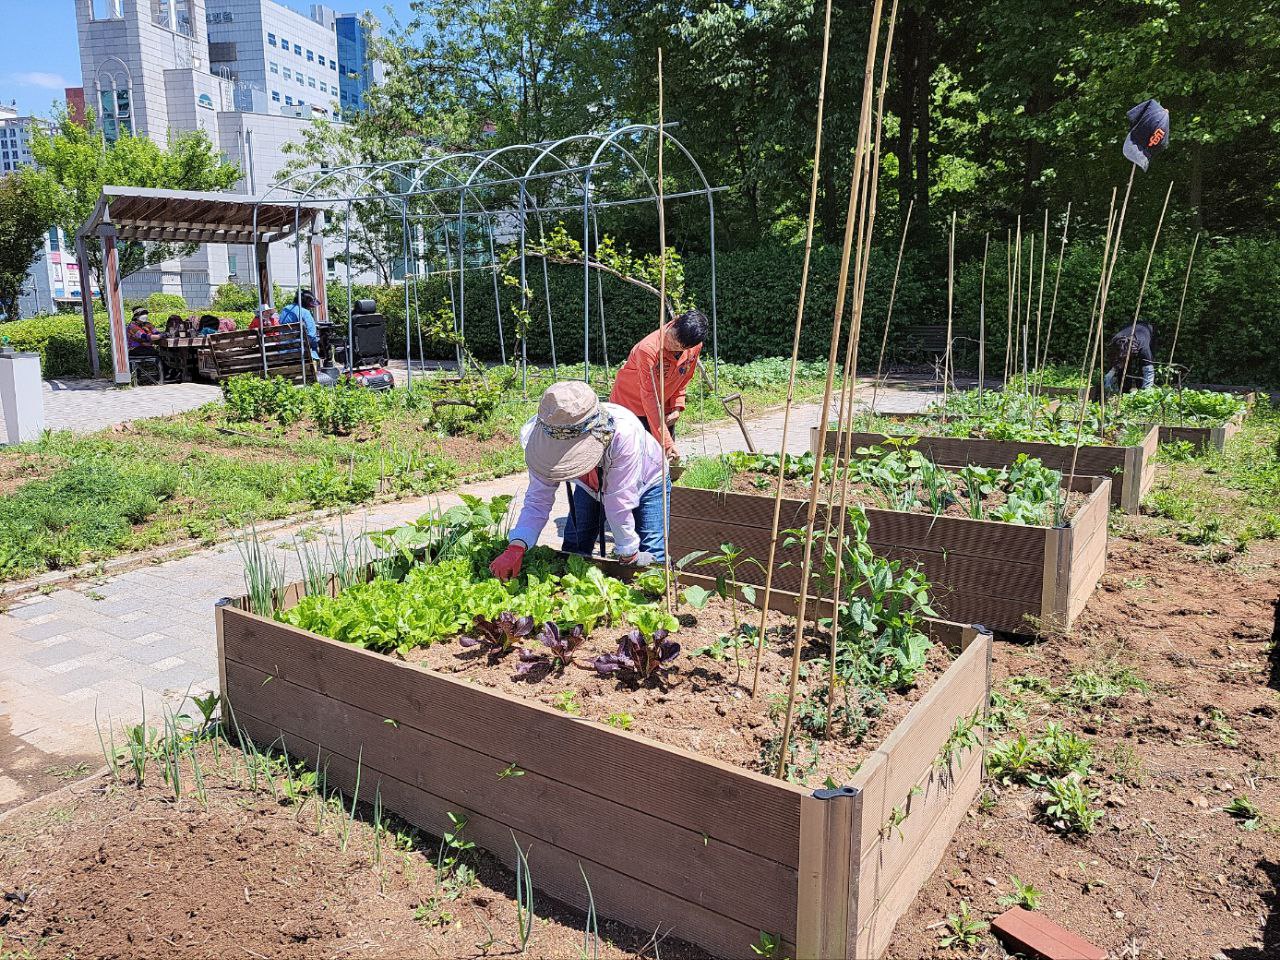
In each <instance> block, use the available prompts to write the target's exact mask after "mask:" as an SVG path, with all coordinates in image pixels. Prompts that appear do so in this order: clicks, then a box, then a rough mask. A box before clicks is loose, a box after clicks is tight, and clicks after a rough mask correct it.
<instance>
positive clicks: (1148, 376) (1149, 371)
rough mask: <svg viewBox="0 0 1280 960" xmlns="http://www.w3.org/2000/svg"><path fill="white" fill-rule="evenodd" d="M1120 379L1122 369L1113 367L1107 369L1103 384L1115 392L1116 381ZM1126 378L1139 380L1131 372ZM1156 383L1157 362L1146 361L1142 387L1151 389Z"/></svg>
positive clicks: (1143, 368)
mask: <svg viewBox="0 0 1280 960" xmlns="http://www.w3.org/2000/svg"><path fill="white" fill-rule="evenodd" d="M1119 379H1120V371H1119V370H1118V369H1117V368H1115V367H1112V368H1111V369H1110V370H1108V371H1107V375H1106V376H1105V377H1104V378H1103V380H1102V385H1103V386H1104V387H1106V389H1107V390H1109V391H1111V392H1112V393H1115V390H1116V381H1117V380H1119ZM1125 379H1126V380H1137V379H1138V378H1137V377H1136V376H1134V375H1133V374H1132V373H1130V374H1127V375H1126V376H1125ZM1155 383H1156V367H1155V364H1153V363H1144V364H1143V365H1142V389H1143V390H1149V389H1150V388H1151V387H1153V386H1155Z"/></svg>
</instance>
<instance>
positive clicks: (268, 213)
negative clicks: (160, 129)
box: [80, 187, 323, 244]
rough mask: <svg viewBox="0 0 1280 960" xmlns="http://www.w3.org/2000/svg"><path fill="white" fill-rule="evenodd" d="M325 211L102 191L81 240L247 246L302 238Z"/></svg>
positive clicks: (166, 193)
mask: <svg viewBox="0 0 1280 960" xmlns="http://www.w3.org/2000/svg"><path fill="white" fill-rule="evenodd" d="M322 213H323V211H322V210H321V209H320V208H319V207H315V206H303V205H301V204H299V203H296V202H295V203H289V202H281V201H279V200H277V201H275V202H270V201H264V200H263V199H262V198H261V197H251V196H247V195H245V194H235V193H200V192H197V191H191V190H157V189H152V188H150V187H103V189H102V196H101V197H100V198H99V199H98V204H97V206H96V207H95V208H94V211H93V214H92V216H90V217H89V219H88V221H86V223H85V224H84V226H83V227H81V228H80V235H81V236H86V237H90V236H103V235H104V234H107V233H111V232H114V234H115V236H116V237H117V238H118V239H119V240H126V241H127V240H148V241H164V242H172V243H236V244H251V243H253V242H254V240H255V238H256V239H257V240H258V241H260V242H271V241H274V240H280V239H283V238H284V237H287V236H291V235H292V234H293V233H294V232H295V230H296V231H299V232H305V231H306V230H308V229H309V228H310V227H311V225H312V224H313V223H314V222H315V221H316V219H317V217H319V216H321V215H322Z"/></svg>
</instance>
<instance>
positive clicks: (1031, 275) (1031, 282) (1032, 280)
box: [1022, 230, 1036, 390]
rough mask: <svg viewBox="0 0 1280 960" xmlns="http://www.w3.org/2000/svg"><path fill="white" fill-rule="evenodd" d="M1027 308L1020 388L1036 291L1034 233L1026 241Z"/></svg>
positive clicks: (1023, 321) (1024, 382)
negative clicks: (1032, 301) (1032, 303)
mask: <svg viewBox="0 0 1280 960" xmlns="http://www.w3.org/2000/svg"><path fill="white" fill-rule="evenodd" d="M1027 248H1028V249H1027V309H1026V311H1025V313H1024V314H1023V319H1022V389H1023V390H1026V389H1027V375H1028V370H1027V340H1028V335H1029V333H1030V330H1031V297H1032V295H1033V294H1034V293H1035V292H1036V235H1035V231H1034V230H1033V231H1032V232H1031V235H1030V238H1029V240H1028V241H1027Z"/></svg>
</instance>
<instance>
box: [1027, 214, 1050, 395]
mask: <svg viewBox="0 0 1280 960" xmlns="http://www.w3.org/2000/svg"><path fill="white" fill-rule="evenodd" d="M1048 262H1049V208H1048V207H1045V208H1044V236H1043V239H1041V241H1040V297H1039V299H1038V300H1037V301H1036V349H1035V352H1034V353H1033V354H1032V355H1031V370H1032V372H1033V373H1034V372H1035V371H1036V370H1037V369H1038V368H1039V366H1040V316H1041V314H1042V313H1043V312H1044V265H1045V264H1046V263H1048Z"/></svg>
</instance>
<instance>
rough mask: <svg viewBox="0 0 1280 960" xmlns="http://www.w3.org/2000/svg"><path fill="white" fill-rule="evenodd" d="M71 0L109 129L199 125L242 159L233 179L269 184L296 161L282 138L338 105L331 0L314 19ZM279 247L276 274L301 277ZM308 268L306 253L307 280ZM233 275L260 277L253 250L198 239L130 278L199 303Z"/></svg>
mask: <svg viewBox="0 0 1280 960" xmlns="http://www.w3.org/2000/svg"><path fill="white" fill-rule="evenodd" d="M75 3H76V18H77V23H78V26H79V39H80V63H81V72H82V74H83V77H84V88H85V101H86V104H87V105H88V106H89V107H90V108H91V109H93V110H94V112H95V114H96V116H97V117H98V119H99V123H100V124H101V127H102V130H103V135H104V137H107V138H108V139H110V138H113V137H115V136H118V135H119V134H120V133H125V132H127V133H132V134H134V135H137V136H146V137H150V138H151V139H152V140H155V141H157V142H159V143H164V142H166V140H167V139H168V138H169V137H170V136H171V135H176V134H181V133H186V132H189V131H194V130H203V131H204V132H205V133H207V134H208V136H209V138H210V139H211V140H212V142H213V144H214V146H215V147H216V148H217V149H219V150H220V151H221V152H222V154H223V155H224V156H225V158H226V159H227V160H228V161H230V162H232V163H235V164H236V165H237V166H238V167H239V168H240V171H241V174H242V179H241V181H240V183H239V185H238V187H237V189H238V190H239V191H240V192H243V193H251V194H261V193H264V192H265V191H266V190H267V189H268V188H269V187H270V186H271V184H272V183H273V182H275V180H276V178H277V175H278V174H279V172H280V170H281V169H282V168H283V167H284V165H285V163H286V161H287V160H288V156H287V155H286V154H285V153H284V151H283V147H284V145H285V144H286V143H287V142H289V141H300V140H302V139H303V138H305V137H306V136H307V135H308V125H309V123H310V121H311V119H312V118H313V117H314V116H329V115H331V110H332V106H333V102H334V101H336V99H337V77H338V70H339V68H338V64H337V37H336V34H335V31H334V26H333V21H334V19H335V17H334V14H333V13H332V11H330V10H328V8H323V7H320V8H316V12H317V16H319V17H320V19H319V20H317V19H313V18H311V17H307V16H305V15H303V14H300V13H297V12H296V11H293V10H291V9H289V8H287V7H284V6H281V5H280V4H277V3H274V2H272V0H75ZM326 18H327V20H328V25H326V23H325V22H324V21H325V19H326ZM321 83H323V84H324V88H323V89H322V88H321ZM330 91H332V93H331V92H330ZM277 97H278V99H277ZM274 246H275V247H279V248H280V249H273V250H272V251H271V273H272V278H273V279H274V280H275V282H276V283H278V284H279V285H281V286H282V287H284V288H285V289H286V290H287V289H289V288H292V287H296V286H297V285H298V283H299V272H298V258H297V256H296V254H295V252H294V250H293V249H291V248H288V247H287V245H285V244H276V245H274ZM307 276H308V267H307V265H306V262H305V257H304V258H303V263H302V271H301V277H302V283H304V284H305V283H306V282H307V279H306V278H307ZM228 280H231V281H233V282H236V283H238V284H240V285H242V286H252V285H253V264H252V259H251V253H250V251H249V248H247V247H244V248H236V247H223V246H216V245H215V246H208V247H201V248H200V249H199V250H198V251H197V252H196V253H195V254H194V255H192V256H190V257H184V258H182V259H181V260H170V261H165V262H164V263H162V264H160V265H158V266H156V267H153V268H151V269H147V270H144V271H140V272H138V273H135V274H133V275H132V276H129V277H127V278H125V279H124V281H123V282H122V287H123V293H124V296H125V297H126V298H134V297H136V298H142V297H145V296H147V295H148V294H150V293H154V292H157V291H160V292H165V293H178V294H181V295H182V296H183V297H184V298H185V299H186V300H187V303H188V304H189V305H190V306H192V307H201V306H204V305H206V304H208V303H209V301H210V300H211V299H212V297H213V294H214V292H215V291H216V290H217V288H218V286H220V285H221V284H223V283H225V282H227V281H228Z"/></svg>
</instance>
